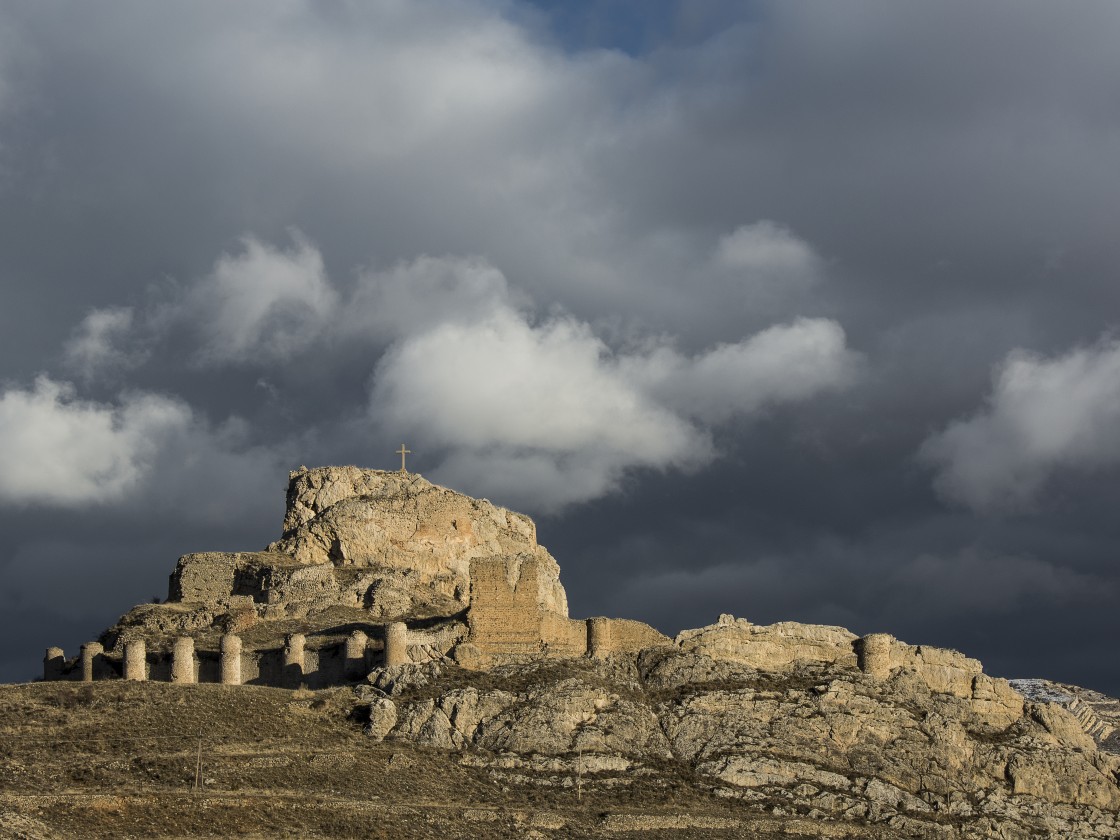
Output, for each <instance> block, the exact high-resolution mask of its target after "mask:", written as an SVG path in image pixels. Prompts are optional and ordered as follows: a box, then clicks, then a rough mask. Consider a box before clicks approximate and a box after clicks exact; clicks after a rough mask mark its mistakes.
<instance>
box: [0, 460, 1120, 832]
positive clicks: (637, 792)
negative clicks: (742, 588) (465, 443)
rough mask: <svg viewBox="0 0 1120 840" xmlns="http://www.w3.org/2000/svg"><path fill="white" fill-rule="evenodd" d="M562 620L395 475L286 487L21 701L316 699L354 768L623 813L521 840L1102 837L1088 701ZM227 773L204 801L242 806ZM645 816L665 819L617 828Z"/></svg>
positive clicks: (502, 546) (532, 579)
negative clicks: (71, 685) (393, 765)
mask: <svg viewBox="0 0 1120 840" xmlns="http://www.w3.org/2000/svg"><path fill="white" fill-rule="evenodd" d="M567 613H568V610H567V599H566V597H565V594H564V589H563V587H562V586H561V584H560V580H559V567H558V566H557V564H556V561H555V560H554V559H553V558H552V557H551V555H549V554H548V552H547V551H546V550H545V549H544V548H542V547H541V546H540V545H538V544H537V541H536V529H535V527H534V525H533V523H532V521H531V520H530V519H528V517H525V516H523V515H521V514H517V513H513V512H510V511H507V510H504V509H502V508H500V507H496V506H494V505H492V504H490V503H489V502H487V501H485V500H477V499H471V498H469V497H467V496H463V495H461V494H458V493H455V492H453V491H451V490H447V489H445V488H442V487H438V486H436V485H433V484H431V483H430V482H428V481H426V480H424V479H423V478H421V477H420V476H416V475H410V474H407V473H387V472H379V471H370V470H359V469H357V468H353V467H326V468H321V469H316V470H307V469H301V470H298V471H296V472H294V473H292V475H291V479H290V483H289V489H288V505H287V512H286V515H285V519H284V523H283V532H282V535H281V538H280V539H279V540H277V541H276V542H274V543H272V544H271V545H269V546H268V548H267V549H266V550H265V551H263V552H251V553H207V554H192V555H186V556H185V557H183V558H181V559H180V560H179V562H178V564H177V566H176V568H175V571H174V573H173V574H172V576H171V584H170V597H169V599H168V602H167V603H163V604H148V605H143V606H140V607H137V608H135V609H134V610H132V611H130V612H129V613H128V614H126V615H125V616H124V617H122V619H121V620H120V621H119V622H118V623H117V624H116V625H114V627H112V628H110V629H109V630H107V631H106V633H104V634H103V635H102V637H101V639H100V640H99V641H98V642H97V643H91V644H90V645H87V646H86V647H85V648H83V651H82V655H81V656H80V657H78V658H75V659H66V658H65V657H64V655H63V654H62V652H61V651H59V650H57V649H50V650H48V655H47V661H46V676H47V677H48V679H50V680H82V681H86V682H90V683H91V685H90V686H89V688H90V689H91V690H92V689H97V690H104V691H108V690H109V689H108V688H105V686H108V687H112V686H114V685H116V686H122V685H127V683H121V682H120V678H121V677H123V678H124V680H126V681H133V682H168V683H171V684H170V685H167V686H165V688H163V689H160V691H163V690H166V691H171V692H186V694H184V695H182V697H181V699H182V700H186V699H187V698H190V697H195V698H199V697H204V696H208V695H206V694H205V692H209V691H211V690H219V691H227V692H239V691H240V692H254V691H264V690H269V691H276V690H280V691H283V692H286V693H288V694H291V693H292V690H293V689H298V691H297V692H296V694H298V693H299V691H305V690H306V689H304V688H301V687H303V686H310V688H312V689H316V688H318V689H322V690H324V691H328V692H329V691H333V692H334V693H333V694H331V695H330V696H331V697H332V698H334V699H333V700H332V702H333V703H334V704H335V706H333V707H330V708H334V709H335V712H336V713H337V716H336V717H334V718H333V720H334V724H333V725H335V726H337V727H340V728H341V730H342V731H350V732H353V733H364V734H361V735H357V734H355V737H360V738H361V739H362V742H363V743H364V744H368V745H392V749H408V750H415V749H421V750H424V749H427V750H429V751H430V750H433V749H434V750H435V751H436V753H431V752H428V753H425V755H434V754H437V753H438V754H439V755H442V756H444V758H441V759H439V760H440V761H444V762H448V764H447V766H448V767H452V766H454V767H457V768H459V770H457V771H455V772H461V773H468V774H474V775H473V776H472V778H476V779H481V780H484V782H485V784H488V785H493V786H494V789H495V790H496V791H500V792H501V795H502V796H506V795H508V796H513V797H517V796H520V797H521V798H522V799H524V800H526V801H528V800H535V799H536V798H538V797H544V799H543V800H542V801H547V802H554V803H555V801H556V797H561V798H564V797H566V796H567V792H570V790H571V788H572V786H573V785H575V786H577V794H578V796H579V797H582V796H583V794H584V791H586V793H587V795H588V797H590V800H589V801H592V802H594V801H599V802H601V803H606V802H608V801H609V802H611V803H614V805H618V804H619V803H620V802H621V803H624V804H625V803H629V805H628V808H629V810H627V809H626V808H624V809H623V810H622V811H618V812H617V813H615V812H608V811H609V809H608V811H603V812H602V813H601V814H600V817H599V818H598V820H599V821H598V822H597V823H595V824H594V825H593V826H592V823H589V822H588V820H589V819H590V817H589V816H588V815H587V814H586V813H584V812H583V811H582V810H580V807H581V806H578V807H576V810H575V811H571V810H565V811H564V812H563V813H562V814H561V813H559V812H558V813H557V814H556V815H554V818H550V819H551V822H549V821H548V820H546V821H545V822H544V823H540V824H536V825H535V827H534V828H533V829H532V832H535V834H534V835H533V836H537V837H547V836H556V837H562V836H605V837H611V836H635V834H648V835H649V836H676V835H675V834H674V832H677V831H682V832H683V831H685V830H693V829H695V830H697V831H701V830H702V833H703V834H710V835H711V836H746V835H743V834H742V832H743V831H748V830H750V831H755V830H756V829H757V830H758V833H757V835H756V834H753V833H752V834H750V835H749V836H770V837H785V836H790V837H792V836H802V837H804V836H814V837H869V838H870V837H876V838H887V837H890V838H899V837H914V838H945V840H949V838H989V837H992V838H1027V837H1032V838H1033V837H1037V838H1082V840H1105V838H1116V837H1118V836H1120V784H1118V778H1120V777H1118V774H1120V755H1118V754H1117V745H1118V742H1117V736H1116V725H1117V724H1120V714H1117V709H1118V708H1120V706H1118V705H1117V704H1116V702H1115V701H1112V700H1111V699H1110V698H1105V697H1102V696H1101V695H1096V694H1094V693H1092V692H1087V691H1084V690H1082V689H1077V688H1076V687H1071V686H1057V685H1055V684H1051V683H1045V682H1042V681H1026V682H1021V683H1017V684H1014V685H1013V684H1011V683H1009V682H1007V681H1006V680H1002V679H998V678H994V677H991V676H990V675H988V674H985V673H984V671H983V668H982V666H981V663H980V662H978V661H977V660H975V659H972V658H969V657H967V656H966V655H964V654H961V653H958V652H956V651H951V650H944V649H939V648H933V647H929V646H925V645H911V644H907V643H904V642H901V641H899V640H897V639H895V638H893V637H892V636H890V635H887V634H882V633H877V634H872V635H868V636H863V637H858V636H856V635H855V634H853V633H851V632H849V631H847V630H845V629H844V628H840V627H828V626H819V625H805V624H799V623H795V622H783V623H779V624H773V625H769V626H759V625H755V624H753V623H751V622H750V621H748V620H745V619H742V618H735V617H733V616H731V615H724V616H721V617H720V618H719V620H718V621H717V622H715V623H713V624H712V625H709V626H707V627H702V628H699V629H695V630H686V631H684V632H682V633H680V634H678V635H677V636H676V638H675V639H669V638H668V637H666V636H664V635H662V634H661V633H659V632H658V631H656V630H654V629H653V628H651V627H648V626H647V625H644V624H641V623H639V622H632V621H621V620H617V619H607V618H590V619H585V620H576V619H572V618H569V617H568V614H567ZM206 682H213V683H224V684H225V685H216V686H200V685H195V684H196V683H206ZM246 683H249V684H251V685H245V684H246ZM48 685H50V684H49V683H48ZM256 686H262V687H272V688H257V687H256ZM332 686H333V687H334V688H333V689H332V688H330V687H332ZM143 688H144V689H145V690H147V689H148V688H149V687H148V686H145V687H143ZM151 688H155V686H154V685H153V686H151ZM136 690H137V691H140V690H141V687H140V686H137V687H136ZM340 691H341V692H343V694H341V695H340V694H339V693H338V692H340ZM191 692H194V693H193V694H192V693H191ZM245 696H246V697H247V698H248V697H251V696H253V695H251V694H248V693H247V694H246V695H245ZM293 696H294V695H293ZM340 697H342V698H343V699H342V700H339V698H340ZM21 702H22V701H21ZM324 708H327V706H324ZM332 714H334V713H332ZM171 719H173V718H171ZM199 749H200V750H201V747H200V748H199ZM350 749H351V750H355V749H357V748H356V747H353V745H352V746H351V747H350ZM367 749H368V750H373V749H375V748H374V747H373V746H370V747H368V748H367V747H362V748H361V750H367ZM359 751H360V750H359ZM363 754H364V753H363ZM409 760H410V761H415V759H409ZM425 760H426V759H425ZM433 760H435V759H433ZM118 763H119V762H118ZM124 766H127V762H126V763H125V765H124ZM2 769H3V766H2V764H0V771H2ZM239 772H240V775H239V774H238V772H234V771H233V770H230V771H229V773H228V774H227V775H228V778H225V781H224V782H220V784H224V785H225V786H226V789H227V792H228V791H235V790H238V789H240V787H239V786H242V785H247V786H249V787H253V786H254V785H255V786H256V788H257V789H259V788H260V786H261V784H263V783H262V782H261V781H260V780H255V777H253V776H252V774H251V773H250V774H248V775H246V772H245V771H239ZM446 772H448V773H450V771H446ZM2 779H3V776H2V775H0V780H2ZM215 784H219V782H215ZM511 791H512V793H511ZM659 791H660V793H659ZM681 791H685V793H681ZM628 792H629V793H628ZM354 795H355V796H356V797H360V793H355V794H354ZM471 795H472V796H483V795H484V794H481V793H477V792H476V793H475V794H471ZM489 795H490V794H485V796H489ZM495 795H497V794H495ZM670 795H671V796H672V797H675V799H674V801H677V802H678V803H679V805H678V810H677V812H675V813H674V814H666V813H665V812H664V810H657V809H650V808H648V807H645V806H642V807H645V810H642V808H637V809H635V808H634V807H630V806H633V805H634V803H636V802H645V801H648V798H649V797H650V796H653V797H655V798H656V797H662V796H664V797H669V796H670ZM550 797H551V799H550ZM627 797H629V799H627ZM643 797H644V798H643ZM596 798H597V799H596ZM564 801H565V802H568V800H567V799H564ZM577 801H578V802H582V798H580V799H578V800H577ZM467 804H468V803H464V804H463V807H464V808H466V807H467ZM614 805H612V807H614ZM0 806H2V801H0ZM557 807H559V806H557ZM564 808H570V802H568V804H567V805H565V806H564ZM421 810H422V809H421ZM424 813H427V812H424ZM465 813H466V811H464V814H465ZM565 814H566V816H565ZM0 816H2V811H0ZM418 819H420V818H419V817H418ZM423 819H424V820H427V821H428V824H431V820H432V819H433V817H431V816H430V815H428V816H424V817H423ZM464 819H466V817H464ZM486 819H490V817H486ZM495 819H497V818H495ZM764 820H769V821H770V822H768V823H766V826H767V828H766V832H768V833H765V832H762V831H761V829H759V828H758V827H759V826H761V825H762V824H763V823H762V822H760V821H764ZM592 822H594V821H592ZM519 825H521V828H520V829H516V831H515V830H514V829H511V831H514V834H512V835H510V836H524V835H522V834H518V833H517V832H519V831H522V830H524V831H528V829H526V828H525V825H524V824H519ZM787 830H788V831H787ZM660 831H665V832H669V833H668V834H664V835H658V834H657V832H660ZM471 832H474V829H471V831H470V832H467V833H466V834H463V835H462V836H470V834H471ZM581 832H584V833H581ZM721 832H723V833H722V834H721ZM727 832H730V833H727ZM481 833H483V834H485V833H486V832H485V831H483V832H481ZM491 833H492V834H493V835H494V836H506V835H505V834H501V833H499V832H497V830H496V829H495V831H493V832H491ZM441 834H443V835H444V836H461V835H460V834H459V833H456V832H454V831H442V832H441ZM28 836H32V835H31V834H28ZM418 836H419V835H418ZM680 836H685V835H684V834H681V835H680ZM697 836H700V835H697Z"/></svg>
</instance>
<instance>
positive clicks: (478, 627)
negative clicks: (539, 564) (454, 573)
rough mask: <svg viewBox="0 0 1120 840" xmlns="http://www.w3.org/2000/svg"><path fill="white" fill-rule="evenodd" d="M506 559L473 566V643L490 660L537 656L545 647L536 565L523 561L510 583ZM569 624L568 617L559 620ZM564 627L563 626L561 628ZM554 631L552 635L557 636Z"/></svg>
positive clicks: (471, 632) (542, 613) (468, 616)
mask: <svg viewBox="0 0 1120 840" xmlns="http://www.w3.org/2000/svg"><path fill="white" fill-rule="evenodd" d="M510 571H511V570H510V564H507V563H506V562H505V560H503V559H486V560H475V561H474V562H472V563H471V569H470V579H471V596H470V597H471V609H470V612H469V613H468V614H467V621H468V624H469V626H470V642H471V644H473V645H474V646H475V647H476V648H478V650H479V651H480V652H481V653H482V654H484V655H488V656H492V655H495V654H496V655H506V656H508V655H514V656H535V655H538V654H540V653H541V651H542V650H543V645H544V632H543V627H542V624H543V620H544V617H545V611H544V610H542V609H541V607H540V593H539V584H538V575H537V568H536V561H535V560H534V559H528V560H525V561H522V562H521V563H520V565H519V567H518V569H517V572H518V575H517V576H516V578H514V579H512V580H511V575H510ZM557 618H563V619H564V620H565V621H566V620H567V618H566V616H557ZM561 626H562V625H561ZM556 629H557V628H556V627H553V628H552V630H553V633H555V632H556Z"/></svg>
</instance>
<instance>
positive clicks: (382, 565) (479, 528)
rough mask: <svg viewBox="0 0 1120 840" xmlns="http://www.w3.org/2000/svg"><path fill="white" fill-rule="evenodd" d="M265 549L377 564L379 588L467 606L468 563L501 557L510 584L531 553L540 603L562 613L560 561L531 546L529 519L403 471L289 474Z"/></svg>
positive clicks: (315, 559) (306, 561)
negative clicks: (283, 504)
mask: <svg viewBox="0 0 1120 840" xmlns="http://www.w3.org/2000/svg"><path fill="white" fill-rule="evenodd" d="M268 550H269V551H270V552H277V553H281V554H285V555H288V556H289V557H291V558H292V559H293V560H294V561H295V562H296V563H299V564H301V565H325V564H331V565H334V566H340V567H353V568H362V569H370V570H376V572H377V573H378V575H379V576H380V579H381V580H382V581H384V582H385V583H383V584H382V586H383V587H384V586H388V587H390V588H392V589H395V590H396V591H397V593H399V594H405V593H408V594H407V595H406V597H410V598H411V599H412V600H414V601H420V602H422V601H423V600H424V599H425V598H432V599H438V600H442V601H445V602H453V603H454V604H457V605H458V607H459V609H465V608H466V607H467V606H468V605H469V604H470V565H471V562H472V561H475V560H486V559H493V558H502V559H505V560H507V564H508V565H509V568H510V572H509V573H510V575H511V577H512V578H513V579H514V580H516V579H517V578H519V577H520V567H521V562H522V561H523V560H525V559H533V560H536V561H537V562H536V563H535V564H534V565H533V568H534V569H535V570H537V571H536V574H538V576H539V577H540V585H539V586H538V588H537V591H538V593H539V602H538V607H539V608H540V609H542V610H546V611H548V612H553V613H556V614H558V615H562V616H567V614H568V601H567V596H566V595H565V593H564V588H563V586H561V585H560V567H559V566H558V565H557V564H556V561H555V560H554V559H553V558H552V556H551V555H550V554H549V553H548V552H547V551H546V550H545V549H544V548H543V547H542V546H540V545H538V544H537V529H536V526H535V525H534V524H533V520H531V519H530V518H529V517H527V516H525V515H523V514H520V513H513V512H512V511H508V510H506V509H504V508H500V507H497V506H495V505H493V504H491V503H490V502H488V501H486V500H485V499H473V498H471V497H470V496H464V495H463V494H461V493H456V492H454V491H451V490H448V489H446V488H444V487H438V486H436V485H434V484H432V483H431V482H429V481H427V480H426V479H424V478H423V477H421V476H419V475H413V474H410V473H396V472H381V471H377V470H362V469H359V468H357V467H321V468H319V469H314V470H300V471H297V472H295V473H292V477H291V481H290V483H289V485H288V506H287V513H286V514H285V516H284V535H283V537H282V538H281V539H280V540H279V541H277V542H275V543H273V544H272V545H270V546H269V547H268ZM372 600H374V601H375V602H376V601H377V598H376V597H374V598H373V599H372Z"/></svg>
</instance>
